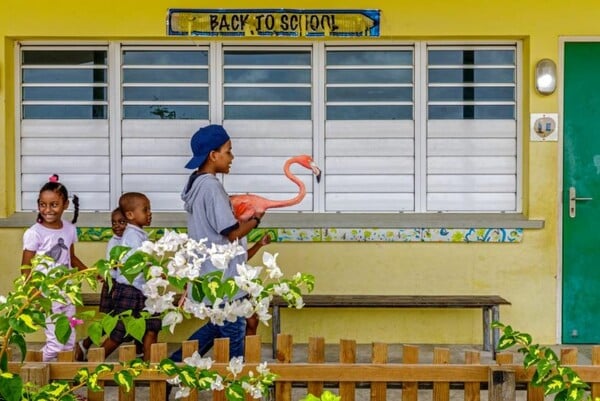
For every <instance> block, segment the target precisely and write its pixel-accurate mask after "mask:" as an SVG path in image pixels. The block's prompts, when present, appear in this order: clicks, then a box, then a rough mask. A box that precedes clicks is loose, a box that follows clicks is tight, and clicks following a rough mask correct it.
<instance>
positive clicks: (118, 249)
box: [109, 245, 131, 262]
mask: <svg viewBox="0 0 600 401" xmlns="http://www.w3.org/2000/svg"><path fill="white" fill-rule="evenodd" d="M130 249H131V248H130V247H128V246H121V245H117V246H114V247H112V248H111V250H110V255H109V256H110V260H111V262H112V261H119V260H121V259H123V256H125V254H126V253H127V252H129V250H130Z"/></svg>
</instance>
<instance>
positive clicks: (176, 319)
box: [162, 311, 183, 334]
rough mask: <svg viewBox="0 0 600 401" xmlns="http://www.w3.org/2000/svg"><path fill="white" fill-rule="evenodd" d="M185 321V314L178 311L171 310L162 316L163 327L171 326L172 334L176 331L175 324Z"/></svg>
mask: <svg viewBox="0 0 600 401" xmlns="http://www.w3.org/2000/svg"><path fill="white" fill-rule="evenodd" d="M182 321H183V315H182V314H181V313H179V312H178V311H170V312H167V314H166V315H165V316H164V317H163V318H162V325H163V327H165V326H169V331H170V332H171V334H173V332H174V331H175V326H176V325H178V324H179V323H181V322H182Z"/></svg>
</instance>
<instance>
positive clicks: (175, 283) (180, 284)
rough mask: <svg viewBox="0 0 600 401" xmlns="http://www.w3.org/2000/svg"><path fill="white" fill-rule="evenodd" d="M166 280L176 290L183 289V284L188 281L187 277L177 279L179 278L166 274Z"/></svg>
mask: <svg viewBox="0 0 600 401" xmlns="http://www.w3.org/2000/svg"><path fill="white" fill-rule="evenodd" d="M167 281H168V282H169V284H171V285H172V286H173V287H175V288H176V289H178V290H183V289H184V288H185V285H186V284H187V283H188V279H187V278H181V279H179V278H177V277H173V276H168V277H167Z"/></svg>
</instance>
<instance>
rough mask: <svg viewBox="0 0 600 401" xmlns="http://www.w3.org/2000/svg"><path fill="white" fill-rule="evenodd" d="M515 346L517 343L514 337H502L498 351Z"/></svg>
mask: <svg viewBox="0 0 600 401" xmlns="http://www.w3.org/2000/svg"><path fill="white" fill-rule="evenodd" d="M515 344H516V342H515V340H514V339H513V338H512V337H505V336H502V337H500V340H498V349H500V350H505V349H508V348H510V347H512V346H513V345H515Z"/></svg>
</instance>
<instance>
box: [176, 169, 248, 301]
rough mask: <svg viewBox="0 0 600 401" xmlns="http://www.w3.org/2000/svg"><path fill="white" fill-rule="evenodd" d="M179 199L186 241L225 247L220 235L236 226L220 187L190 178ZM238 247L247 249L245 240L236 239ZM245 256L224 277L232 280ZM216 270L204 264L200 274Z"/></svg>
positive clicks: (210, 178)
mask: <svg viewBox="0 0 600 401" xmlns="http://www.w3.org/2000/svg"><path fill="white" fill-rule="evenodd" d="M181 199H182V200H183V201H184V208H185V211H186V212H187V228H188V235H189V236H190V238H192V239H194V240H196V241H199V240H201V239H203V238H206V239H207V242H206V246H208V247H210V246H211V245H212V244H217V245H225V244H229V242H230V241H229V239H228V238H227V236H225V235H222V234H221V233H222V232H223V231H226V230H227V229H230V228H231V227H233V226H235V225H236V224H237V220H236V219H235V217H234V215H233V210H232V208H231V202H230V201H229V195H227V192H225V188H223V184H221V182H220V181H219V180H218V179H217V177H215V176H214V175H212V174H200V175H196V174H192V175H191V176H190V179H189V181H188V183H187V185H186V187H185V188H184V190H183V192H182V194H181ZM239 244H240V245H241V246H243V247H244V249H247V241H246V238H240V239H239ZM246 260H247V254H242V255H238V256H236V257H235V258H233V259H232V260H231V262H230V263H229V267H228V268H227V270H226V271H225V274H224V277H234V276H235V275H236V274H237V269H236V266H237V265H238V264H241V263H245V262H246ZM215 270H217V268H216V267H215V266H214V265H213V264H212V263H211V262H210V260H206V261H205V262H204V263H203V265H202V273H203V274H206V273H210V272H212V271H215ZM244 295H245V293H243V292H241V291H240V292H238V294H237V295H236V296H235V297H234V299H238V298H241V297H242V296H244Z"/></svg>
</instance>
